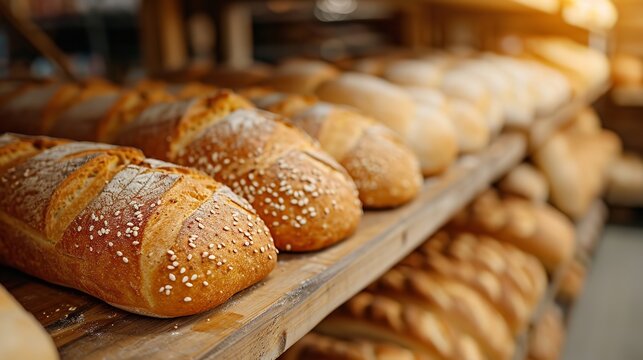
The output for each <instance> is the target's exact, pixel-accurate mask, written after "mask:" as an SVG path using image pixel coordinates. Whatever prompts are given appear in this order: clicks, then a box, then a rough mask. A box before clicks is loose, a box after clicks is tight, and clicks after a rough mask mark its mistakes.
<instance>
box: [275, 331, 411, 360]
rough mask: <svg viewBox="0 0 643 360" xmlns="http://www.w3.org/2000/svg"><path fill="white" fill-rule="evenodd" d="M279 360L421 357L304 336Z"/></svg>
mask: <svg viewBox="0 0 643 360" xmlns="http://www.w3.org/2000/svg"><path fill="white" fill-rule="evenodd" d="M279 359H281V360H421V359H423V357H422V356H421V354H416V353H414V352H413V351H411V350H409V349H406V348H404V347H402V346H399V345H397V344H393V343H389V342H378V341H372V340H367V339H360V338H348V339H346V338H335V337H332V336H325V335H321V334H318V333H315V332H311V333H308V334H306V335H305V336H304V337H303V338H301V339H300V340H299V341H297V342H296V343H295V344H294V345H293V346H292V347H290V349H288V351H286V352H285V353H284V354H283V355H282V356H281V357H280V358H279Z"/></svg>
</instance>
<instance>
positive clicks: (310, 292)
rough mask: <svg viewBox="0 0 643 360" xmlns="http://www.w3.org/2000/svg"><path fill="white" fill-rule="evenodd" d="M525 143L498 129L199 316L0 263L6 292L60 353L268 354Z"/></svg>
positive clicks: (375, 271) (448, 211) (471, 192)
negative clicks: (123, 306) (483, 145)
mask: <svg viewBox="0 0 643 360" xmlns="http://www.w3.org/2000/svg"><path fill="white" fill-rule="evenodd" d="M525 150H526V141H525V140H524V137H523V136H521V135H520V134H515V133H513V134H503V135H501V136H500V137H498V138H497V139H496V141H495V142H494V143H493V144H492V145H491V146H490V147H489V148H488V149H486V150H485V151H483V152H481V153H479V154H476V155H469V156H466V157H463V158H461V159H460V160H459V161H458V163H457V164H455V165H454V166H453V167H452V168H451V169H450V170H449V171H448V172H447V173H446V174H444V175H443V176H440V177H436V178H433V179H429V180H427V181H426V182H425V184H424V189H423V192H422V194H421V195H420V197H419V198H418V199H416V200H415V201H413V202H412V203H410V204H408V205H406V206H403V207H401V208H398V209H395V210H390V211H372V212H368V213H366V214H365V216H364V219H363V221H362V223H361V225H360V227H359V229H358V231H357V233H356V234H355V235H354V236H353V237H351V238H350V239H348V240H346V241H344V242H342V243H340V244H338V245H336V246H333V247H331V248H329V249H326V250H324V251H319V252H316V253H311V254H300V255H281V256H280V258H279V266H278V267H277V269H276V270H275V271H274V272H273V273H272V274H270V276H269V277H268V278H267V279H265V280H264V281H262V282H261V283H259V284H257V285H256V286H254V287H252V288H251V289H248V290H246V291H244V292H242V293H240V294H238V295H237V296H235V297H234V298H233V299H232V300H231V301H229V302H228V303H226V304H224V305H222V306H220V307H218V308H217V309H214V310H212V311H209V312H206V313H203V314H200V315H195V316H191V317H184V318H179V319H165V320H164V319H152V318H146V317H142V316H136V315H133V314H128V313H125V312H123V311H120V310H117V309H113V308H111V307H109V306H107V305H105V304H103V303H101V302H99V301H97V300H95V299H92V298H91V297H89V296H86V295H83V294H80V293H78V292H75V291H72V290H67V289H64V288H60V287H57V286H54V285H48V284H45V283H42V282H39V281H36V280H34V279H31V278H28V277H26V276H24V275H20V274H17V273H16V272H13V271H10V270H6V271H7V272H11V273H13V275H11V276H8V277H17V278H19V279H17V280H13V286H12V287H10V291H11V292H12V293H13V294H14V295H15V296H16V297H17V299H18V300H19V301H20V302H21V303H23V304H25V306H26V307H27V308H28V309H29V310H31V311H32V312H34V313H36V314H38V313H40V314H41V315H40V316H38V319H39V320H40V321H41V322H42V323H43V324H44V325H45V326H46V328H47V330H48V331H49V332H50V334H51V335H52V336H53V338H54V341H55V342H56V344H58V345H59V347H60V352H61V355H62V357H63V358H81V357H82V358H108V359H110V358H112V359H127V358H155V359H158V358H163V359H179V358H180V359H202V358H216V359H227V358H238V357H239V355H240V354H243V357H244V358H249V359H259V358H276V357H277V356H278V355H280V354H281V353H282V352H283V351H284V350H285V349H287V348H288V347H289V346H291V345H292V344H294V343H295V342H296V341H297V340H298V339H299V338H300V337H302V336H303V335H304V334H306V333H307V332H308V331H310V330H311V329H312V328H313V327H314V326H315V325H316V324H317V323H318V322H319V321H321V320H322V319H323V318H324V317H325V316H326V315H327V314H328V313H330V312H331V311H332V310H334V309H335V308H336V307H337V306H339V305H340V304H342V303H343V302H345V301H346V300H348V299H349V298H350V297H351V296H353V295H354V294H355V293H356V292H358V291H359V290H360V289H361V288H364V287H365V286H367V285H368V284H369V283H370V282H372V281H373V280H375V279H376V278H377V277H379V276H380V275H381V274H383V273H384V272H385V271H386V270H388V269H389V268H390V267H392V266H393V265H394V264H395V263H397V262H398V261H399V260H401V259H402V258H403V257H404V256H405V255H407V254H408V253H409V252H411V251H412V250H413V249H414V248H416V247H417V246H418V245H419V244H420V243H422V242H423V241H424V240H425V239H426V238H427V237H428V236H429V235H430V234H431V233H433V232H434V231H435V230H436V229H438V228H439V227H440V226H441V225H443V224H444V223H445V222H446V221H448V220H449V218H450V217H452V215H453V214H454V213H455V212H456V211H458V210H459V209H461V208H462V207H464V206H465V205H466V204H467V203H468V202H469V201H470V200H471V199H472V198H473V197H474V196H476V195H477V194H478V193H479V192H481V191H482V190H484V189H485V188H486V187H487V186H488V185H489V184H491V183H492V182H493V181H494V180H496V179H497V178H498V177H500V176H501V175H502V174H504V173H505V172H506V171H507V170H508V169H509V168H511V167H513V166H514V165H516V164H517V163H518V162H519V161H520V160H522V158H523V157H524V156H525V152H526V151H525ZM4 272H5V269H3V273H4ZM6 277H7V276H3V277H0V281H3V282H4V281H5V278H6ZM20 278H22V279H20ZM7 281H10V279H9V280H7ZM56 309H59V310H58V311H56ZM70 309H71V310H70ZM52 314H53V317H52ZM47 316H49V318H48V317H47Z"/></svg>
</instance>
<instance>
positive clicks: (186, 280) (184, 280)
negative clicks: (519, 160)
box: [181, 275, 189, 283]
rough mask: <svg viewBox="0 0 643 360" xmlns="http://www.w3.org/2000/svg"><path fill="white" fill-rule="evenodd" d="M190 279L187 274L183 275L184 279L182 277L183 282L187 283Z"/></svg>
mask: <svg viewBox="0 0 643 360" xmlns="http://www.w3.org/2000/svg"><path fill="white" fill-rule="evenodd" d="M188 280H189V278H188V277H187V275H186V276H184V277H183V279H181V282H182V283H186V282H188Z"/></svg>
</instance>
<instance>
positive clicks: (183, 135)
mask: <svg viewBox="0 0 643 360" xmlns="http://www.w3.org/2000/svg"><path fill="white" fill-rule="evenodd" d="M117 142H118V143H119V144H122V145H130V146H134V147H137V148H140V149H142V150H143V151H144V152H145V153H146V154H147V155H149V156H153V157H157V158H161V159H164V160H169V161H172V162H176V163H178V164H181V165H187V166H193V167H196V168H198V169H201V170H203V171H205V172H206V173H208V175H210V176H212V177H214V178H215V180H218V181H221V182H223V183H224V184H226V185H228V186H230V187H231V188H232V190H233V191H235V192H236V193H237V194H239V195H241V196H243V197H245V198H246V199H248V201H250V203H251V204H252V205H253V206H254V207H255V209H256V210H257V212H258V214H259V216H261V217H262V219H263V220H264V221H265V222H266V224H267V225H268V227H269V228H270V231H271V234H272V236H273V237H274V239H275V244H276V245H277V247H278V248H279V249H280V250H286V251H311V250H318V249H321V248H324V247H327V246H330V245H332V244H334V243H336V242H338V241H340V240H343V239H345V238H346V237H347V236H348V235H350V234H351V233H352V232H353V231H354V230H355V228H356V227H357V224H358V222H359V219H360V217H361V206H360V203H359V199H358V193H357V190H356V189H355V185H354V183H353V182H352V181H351V180H350V178H349V177H348V175H347V174H346V172H345V170H344V169H342V168H341V167H340V166H339V165H338V164H337V163H336V162H335V161H334V160H333V159H332V158H330V157H329V156H328V155H326V154H325V153H323V152H322V151H321V150H320V149H319V147H318V146H316V144H315V143H314V142H313V141H312V139H310V138H309V137H308V136H306V135H305V134H304V133H303V132H300V131H298V130H297V129H295V128H294V127H292V126H289V125H287V124H285V123H284V122H282V121H280V119H279V117H277V116H276V115H273V114H270V113H268V112H263V111H259V110H255V109H252V105H251V104H250V103H249V102H248V101H247V100H245V99H243V98H241V97H240V96H238V95H236V94H234V93H231V92H229V91H220V92H218V93H217V94H215V95H212V96H209V97H202V98H196V99H192V100H186V101H182V102H176V103H160V104H157V105H155V106H152V107H150V108H148V109H147V110H145V111H144V112H143V113H142V114H141V115H140V116H139V117H138V118H136V120H134V121H132V122H131V123H129V124H128V125H127V126H125V127H124V128H122V129H121V132H120V133H119V135H118V140H117Z"/></svg>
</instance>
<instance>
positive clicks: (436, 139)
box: [405, 105, 458, 176]
mask: <svg viewBox="0 0 643 360" xmlns="http://www.w3.org/2000/svg"><path fill="white" fill-rule="evenodd" d="M405 139H406V143H407V144H408V145H409V147H410V148H411V149H413V152H415V154H416V155H417V157H418V160H420V168H421V169H422V174H423V175H425V176H431V175H436V174H439V173H442V172H444V171H446V170H447V169H448V168H449V166H451V164H452V163H453V162H454V161H455V160H456V158H457V157H458V139H457V133H456V128H455V126H454V125H453V124H452V123H451V122H450V121H449V119H448V118H447V117H446V116H445V115H444V114H443V113H441V112H440V111H439V110H437V109H434V108H432V107H428V106H424V105H418V106H417V107H416V115H415V118H414V119H413V121H412V122H411V124H410V126H409V128H408V130H407V132H406V135H405Z"/></svg>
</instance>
